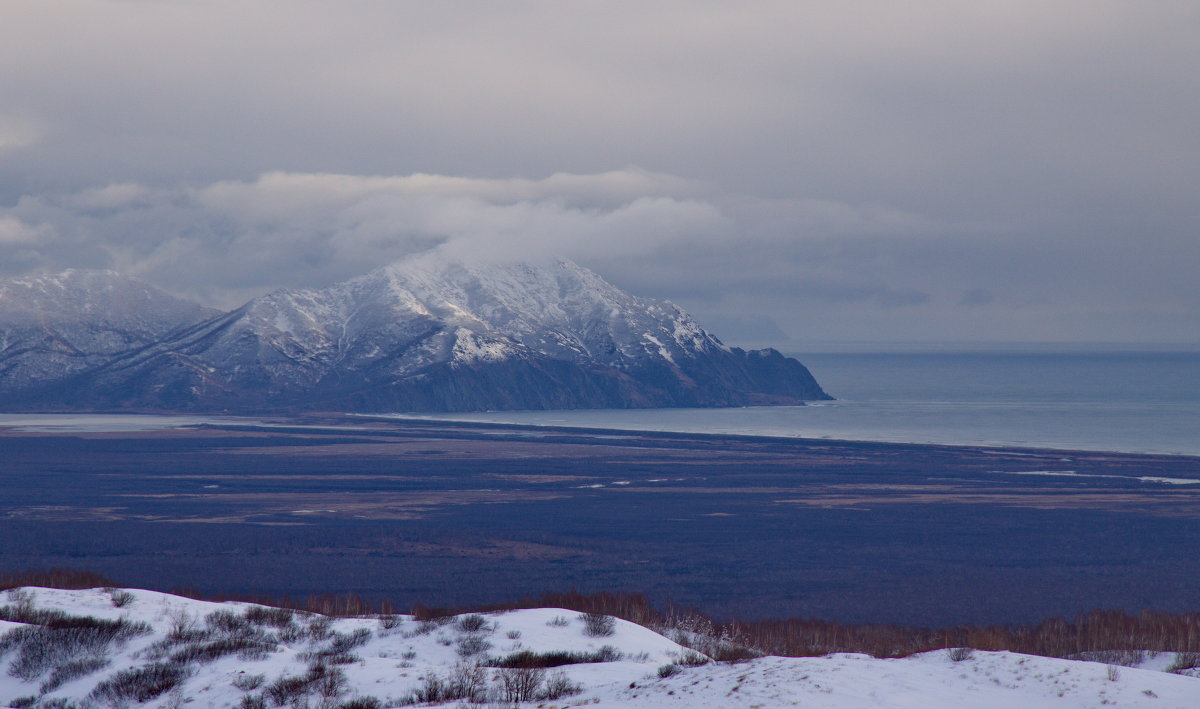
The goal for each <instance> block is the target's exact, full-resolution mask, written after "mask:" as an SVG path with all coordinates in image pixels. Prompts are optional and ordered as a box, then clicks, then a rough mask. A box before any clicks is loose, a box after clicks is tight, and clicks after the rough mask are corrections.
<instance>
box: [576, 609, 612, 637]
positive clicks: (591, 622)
mask: <svg viewBox="0 0 1200 709" xmlns="http://www.w3.org/2000/svg"><path fill="white" fill-rule="evenodd" d="M579 619H580V620H582V621H583V632H584V634H585V635H587V636H588V637H590V638H607V637H609V636H610V635H612V634H613V633H615V632H617V621H616V619H615V618H613V617H612V616H610V615H604V614H603V613H581V614H580V615H579Z"/></svg>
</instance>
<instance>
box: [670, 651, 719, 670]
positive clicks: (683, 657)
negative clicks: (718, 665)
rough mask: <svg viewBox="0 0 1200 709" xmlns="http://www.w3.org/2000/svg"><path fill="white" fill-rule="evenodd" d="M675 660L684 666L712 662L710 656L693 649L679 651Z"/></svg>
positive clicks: (697, 665) (696, 665)
mask: <svg viewBox="0 0 1200 709" xmlns="http://www.w3.org/2000/svg"><path fill="white" fill-rule="evenodd" d="M675 662H676V664H679V665H683V666H684V667H699V666H701V665H707V664H708V663H709V662H712V658H710V657H709V656H707V655H702V654H700V653H698V652H696V651H695V650H684V651H683V652H681V653H679V659H677V660H676V661H675Z"/></svg>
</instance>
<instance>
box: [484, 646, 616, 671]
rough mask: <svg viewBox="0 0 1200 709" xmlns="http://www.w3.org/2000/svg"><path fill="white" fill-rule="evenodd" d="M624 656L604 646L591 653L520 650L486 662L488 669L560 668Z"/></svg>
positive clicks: (610, 647) (613, 660)
mask: <svg viewBox="0 0 1200 709" xmlns="http://www.w3.org/2000/svg"><path fill="white" fill-rule="evenodd" d="M624 657H625V655H624V653H622V652H621V651H620V650H617V649H616V648H615V647H613V646H612V645H605V646H603V647H601V648H600V649H599V650H595V651H593V652H570V651H567V650H551V651H549V652H533V651H532V650H521V651H519V652H514V653H511V654H508V655H505V656H504V657H493V658H489V659H488V660H487V663H486V664H487V665H488V666H489V667H505V668H520V667H535V668H545V667H561V666H563V665H579V664H585V663H596V662H617V661H618V660H621V659H624Z"/></svg>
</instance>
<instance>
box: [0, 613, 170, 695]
mask: <svg viewBox="0 0 1200 709" xmlns="http://www.w3.org/2000/svg"><path fill="white" fill-rule="evenodd" d="M32 615H36V616H37V618H36V620H34V619H31V620H34V622H38V621H40V623H42V624H41V625H30V626H27V627H23V628H17V629H16V630H12V631H10V632H9V633H8V634H6V635H5V636H4V637H3V639H2V640H0V656H3V655H5V654H7V653H8V652H9V651H11V650H14V649H15V650H16V651H17V656H16V658H15V659H14V660H13V661H12V663H11V664H10V665H9V668H8V673H9V674H10V675H12V676H13V677H16V678H17V679H21V680H24V681H31V680H34V679H36V678H38V677H40V676H42V675H43V674H45V673H46V672H48V671H51V670H55V669H58V668H61V667H66V666H68V665H71V664H72V663H76V662H80V661H93V660H102V659H104V658H105V657H106V656H107V653H108V651H109V648H110V647H111V646H112V645H113V644H115V643H120V642H124V641H125V640H127V639H128V638H131V637H134V636H136V635H142V634H145V633H149V632H150V626H148V625H146V624H145V623H133V622H129V621H126V620H102V619H99V618H92V617H87V616H69V615H66V614H65V613H61V612H58V611H34V612H32ZM24 622H31V621H24ZM86 666H87V665H77V666H76V667H75V669H74V670H71V669H68V670H66V671H67V672H68V673H70V672H73V671H79V670H80V669H81V668H83V667H86ZM76 676H82V675H76ZM63 681H66V680H63Z"/></svg>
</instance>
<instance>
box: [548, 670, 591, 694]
mask: <svg viewBox="0 0 1200 709" xmlns="http://www.w3.org/2000/svg"><path fill="white" fill-rule="evenodd" d="M582 692H583V685H581V684H577V683H575V682H572V681H571V678H570V677H568V676H567V673H566V672H563V671H562V670H558V671H556V672H551V673H550V675H549V676H548V677H546V679H545V681H544V682H543V684H542V691H541V692H539V693H538V695H537V698H538V699H541V700H554V699H562V698H563V697H572V696H575V695H576V694H581V693H582Z"/></svg>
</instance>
